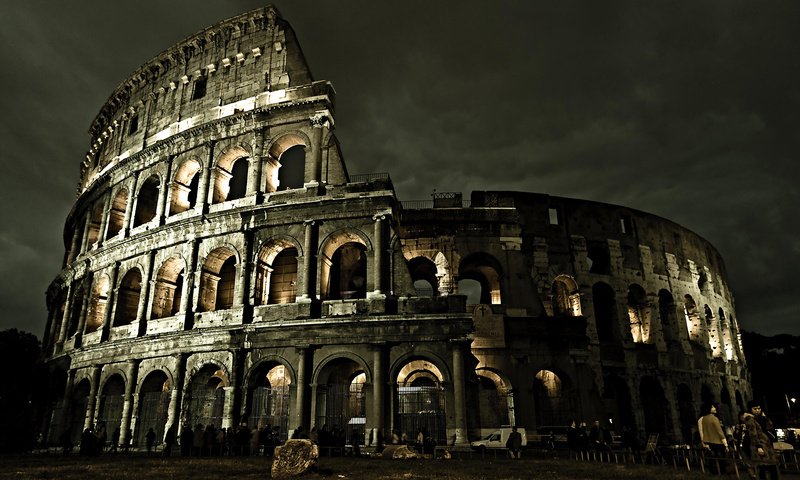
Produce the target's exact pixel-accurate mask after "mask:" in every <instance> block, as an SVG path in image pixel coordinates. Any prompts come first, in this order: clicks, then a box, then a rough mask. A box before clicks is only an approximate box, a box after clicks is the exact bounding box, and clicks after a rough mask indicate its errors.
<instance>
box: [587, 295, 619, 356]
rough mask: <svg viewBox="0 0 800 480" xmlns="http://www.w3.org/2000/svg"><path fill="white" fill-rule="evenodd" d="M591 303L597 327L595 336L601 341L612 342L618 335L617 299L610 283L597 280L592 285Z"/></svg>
mask: <svg viewBox="0 0 800 480" xmlns="http://www.w3.org/2000/svg"><path fill="white" fill-rule="evenodd" d="M592 303H593V304H594V319H595V325H596V327H597V338H598V339H599V340H600V341H601V342H613V341H614V340H615V339H616V338H617V336H618V335H619V330H618V328H617V301H616V299H615V295H614V289H613V288H611V285H609V284H607V283H603V282H597V283H595V284H594V285H592Z"/></svg>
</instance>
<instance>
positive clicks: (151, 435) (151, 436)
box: [144, 427, 156, 455]
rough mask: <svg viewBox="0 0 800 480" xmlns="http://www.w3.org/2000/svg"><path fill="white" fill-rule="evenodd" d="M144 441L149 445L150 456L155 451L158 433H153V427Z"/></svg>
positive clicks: (148, 452)
mask: <svg viewBox="0 0 800 480" xmlns="http://www.w3.org/2000/svg"><path fill="white" fill-rule="evenodd" d="M144 439H145V442H146V445H147V454H148V455H149V454H150V452H152V451H153V444H154V443H156V432H155V431H153V427H150V429H149V430H147V433H146V434H145V436H144Z"/></svg>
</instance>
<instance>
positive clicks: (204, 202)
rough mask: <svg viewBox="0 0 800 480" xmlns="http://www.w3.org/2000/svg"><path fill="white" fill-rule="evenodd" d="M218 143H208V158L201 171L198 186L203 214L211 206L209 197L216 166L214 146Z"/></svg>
mask: <svg viewBox="0 0 800 480" xmlns="http://www.w3.org/2000/svg"><path fill="white" fill-rule="evenodd" d="M215 143H216V142H214V141H211V142H208V157H207V158H206V161H205V165H204V166H203V168H202V169H201V170H200V172H201V173H200V181H199V182H198V185H197V205H195V208H197V206H198V205H199V206H200V210H201V211H202V212H207V211H208V206H209V205H210V204H211V198H210V195H209V185H210V184H211V170H212V168H213V165H214V145H215Z"/></svg>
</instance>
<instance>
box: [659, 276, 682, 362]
mask: <svg viewBox="0 0 800 480" xmlns="http://www.w3.org/2000/svg"><path fill="white" fill-rule="evenodd" d="M675 309H676V306H675V298H674V297H673V296H672V292H670V291H669V290H667V289H664V288H662V289H661V290H659V291H658V316H659V317H660V318H661V330H662V331H663V332H664V342H666V344H667V347H668V348H669V347H670V346H674V345H676V344H678V343H680V335H679V334H678V319H677V317H676V315H675V312H676V310H675Z"/></svg>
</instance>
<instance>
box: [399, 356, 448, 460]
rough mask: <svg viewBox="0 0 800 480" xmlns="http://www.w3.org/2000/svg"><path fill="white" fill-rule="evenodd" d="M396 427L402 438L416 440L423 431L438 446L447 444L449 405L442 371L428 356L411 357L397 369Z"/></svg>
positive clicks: (400, 362)
mask: <svg viewBox="0 0 800 480" xmlns="http://www.w3.org/2000/svg"><path fill="white" fill-rule="evenodd" d="M391 378H392V380H393V383H394V384H395V399H394V403H393V405H394V408H395V411H394V412H393V415H394V418H395V422H394V425H395V427H396V429H397V430H398V431H399V432H400V434H401V435H402V434H405V435H406V436H407V437H408V438H415V437H416V435H417V432H418V431H420V430H422V432H423V434H424V435H425V436H430V437H431V438H433V439H434V440H435V441H436V443H437V445H443V444H446V438H447V430H446V415H447V410H446V402H445V389H444V385H443V383H444V381H445V376H444V372H443V371H442V369H440V368H439V366H437V362H436V361H435V360H434V358H433V357H428V355H427V354H422V355H408V356H406V358H405V359H404V360H402V361H398V362H397V363H396V365H395V369H394V374H393V375H392V377H391Z"/></svg>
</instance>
